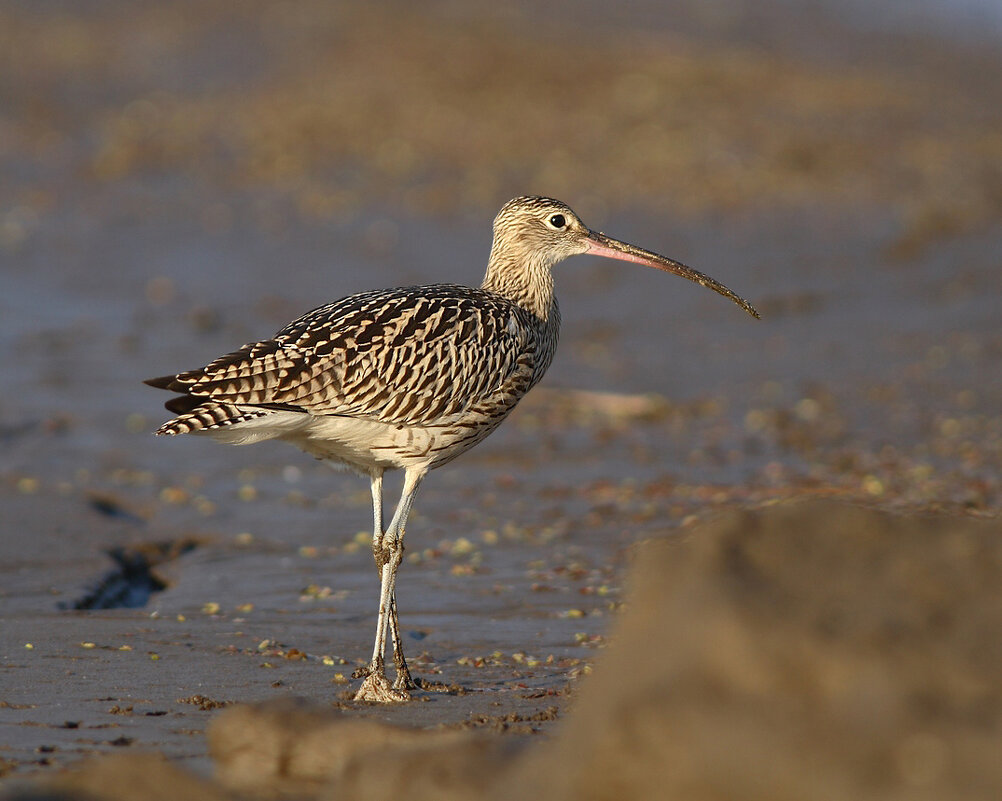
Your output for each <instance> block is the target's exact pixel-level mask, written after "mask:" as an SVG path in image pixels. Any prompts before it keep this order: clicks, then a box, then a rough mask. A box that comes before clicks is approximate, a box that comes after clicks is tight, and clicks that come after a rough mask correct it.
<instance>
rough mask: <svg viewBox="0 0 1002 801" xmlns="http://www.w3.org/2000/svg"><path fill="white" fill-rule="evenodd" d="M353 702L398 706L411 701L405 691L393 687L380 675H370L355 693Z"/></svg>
mask: <svg viewBox="0 0 1002 801" xmlns="http://www.w3.org/2000/svg"><path fill="white" fill-rule="evenodd" d="M355 700H356V701H369V702H371V703H374V704H400V703H403V702H404V701H409V700H411V696H410V693H408V692H407V691H406V690H400V689H397V688H395V687H393V686H392V685H391V684H390V680H389V679H388V678H386V676H384V675H383V674H382V673H370V674H369V675H368V676H366V677H365V681H363V682H362V686H361V687H359V688H358V692H357V693H355Z"/></svg>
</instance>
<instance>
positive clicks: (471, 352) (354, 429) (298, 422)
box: [146, 197, 759, 702]
mask: <svg viewBox="0 0 1002 801" xmlns="http://www.w3.org/2000/svg"><path fill="white" fill-rule="evenodd" d="M580 253H592V254H595V255H597V256H605V257H607V258H611V259H621V260H623V261H632V262H636V263H638V264H646V265H648V266H650V267H656V268H658V269H659V270H665V271H666V272H670V273H675V274H676V275H680V276H682V277H684V278H688V279H689V280H691V281H695V282H696V283H698V284H702V285H703V286H705V287H708V288H710V289H712V290H714V291H716V292H719V293H720V294H721V295H723V296H725V297H727V298H730V299H731V300H733V301H734V302H735V303H737V304H738V305H739V306H741V307H742V308H743V309H744V310H745V311H747V312H748V313H749V314H751V315H753V316H755V317H758V316H759V315H758V312H756V311H755V309H754V308H753V307H752V306H751V304H750V303H748V301H746V300H744V299H742V298H740V297H738V296H737V295H735V294H734V293H733V292H732V291H731V290H729V289H728V288H727V287H725V286H724V285H723V284H720V283H718V282H717V281H714V280H713V279H712V278H710V277H708V276H706V275H703V274H702V273H700V272H697V271H696V270H693V269H692V268H690V267H686V266H685V265H684V264H680V263H679V262H677V261H674V260H672V259H668V258H665V257H664V256H659V255H658V254H656V253H652V252H650V251H647V250H643V249H642V248H638V247H636V246H634V245H629V244H626V243H625V242H620V241H618V240H615V239H612V238H611V237H608V236H606V235H605V234H603V233H600V232H598V231H592V230H589V229H588V228H587V227H586V226H585V225H584V223H582V222H581V220H580V219H579V218H578V216H577V215H576V214H575V213H574V212H573V211H572V210H571V209H570V208H569V207H568V206H567V205H566V204H564V203H561V202H560V201H558V200H552V199H550V198H545V197H518V198H515V199H514V200H511V201H509V202H508V203H506V204H505V205H504V206H503V207H502V209H501V211H500V212H499V213H498V215H497V218H496V219H495V220H494V243H493V246H492V248H491V255H490V260H489V261H488V263H487V274H486V275H485V276H484V280H483V283H482V284H481V286H480V288H479V289H474V288H472V287H466V286H459V285H456V284H431V285H428V286H412V287H403V288H399V289H383V290H377V291H373V292H363V293H361V294H358V295H352V296H350V297H347V298H344V299H342V300H337V301H334V302H333V303H329V304H327V305H326V306H321V307H320V308H318V309H314V310H313V311H311V312H309V313H308V314H306V315H304V316H303V317H300V318H299V319H298V320H296V321H295V322H292V323H289V325H287V326H286V327H285V328H283V329H282V330H281V331H279V332H278V333H277V334H275V336H274V337H272V338H271V339H265V340H262V341H260V342H252V343H250V344H248V345H244V346H243V347H242V348H240V349H239V350H236V351H234V352H232V353H228V354H226V355H225V356H220V357H219V358H218V359H216V360H215V361H213V362H212V363H211V364H209V365H207V366H206V367H201V368H199V369H197V370H189V371H187V372H183V373H177V374H175V375H169V376H164V377H162V378H153V379H150V380H149V381H147V382H146V383H147V384H150V385H151V386H154V387H158V388H160V389H166V390H170V391H172V392H176V393H179V397H176V398H173V399H171V400H170V401H168V402H167V403H166V404H165V405H166V407H167V409H168V410H169V411H171V412H173V413H174V414H176V415H178V416H177V417H175V418H174V419H172V420H169V421H168V422H166V423H164V424H163V425H162V426H160V428H159V429H157V432H156V433H157V434H159V435H165V436H172V435H175V434H206V435H209V436H211V437H213V438H215V439H217V440H219V441H221V442H225V443H228V444H231V445H244V444H248V443H252V442H261V441H262V440H268V439H279V440H285V441H286V442H290V443H292V444H293V445H296V446H297V447H299V448H301V449H302V450H304V451H306V452H307V453H310V454H313V455H314V456H316V457H317V458H319V459H324V460H328V461H330V462H332V463H333V464H334V465H336V466H340V467H343V468H346V469H349V470H353V471H355V472H356V473H359V474H361V475H363V476H368V478H369V481H370V482H371V488H372V510H373V537H372V551H373V554H374V555H375V560H376V568H377V570H378V571H379V577H380V590H379V617H378V621H377V624H376V641H375V645H374V647H373V651H372V659H371V661H370V662H369V665H368V666H367V667H366V668H363V669H361V670H360V671H358V672H357V674H356V677H362V676H364V680H363V682H362V685H361V687H360V688H359V690H358V692H357V694H356V696H355V698H356V700H359V701H376V702H393V701H404V700H407V698H409V694H408V690H411V689H414V688H415V684H414V682H413V680H412V678H411V676H410V673H409V671H408V669H407V662H406V660H405V659H404V654H403V649H402V643H401V639H400V627H399V623H398V620H397V607H396V597H395V592H394V585H395V581H396V576H397V568H398V567H399V566H400V560H401V556H402V554H403V536H404V527H405V525H406V523H407V514H408V512H409V511H410V509H411V504H412V503H413V501H414V494H415V493H416V492H417V489H418V486H419V485H420V484H421V481H422V480H423V479H424V477H425V475H426V474H427V473H428V471H429V470H431V469H433V468H435V467H440V466H442V465H444V464H446V463H447V462H450V461H452V460H453V459H455V458H456V457H457V456H459V455H460V454H461V453H464V452H465V451H467V450H469V449H470V448H472V447H473V446H474V445H476V444H477V443H478V442H480V441H481V440H482V439H484V438H485V437H486V436H487V435H488V434H490V433H491V432H492V431H493V430H494V429H495V428H497V427H498V425H500V423H501V421H502V420H504V419H505V417H507V416H508V414H509V413H510V412H511V410H512V409H514V408H515V406H516V404H517V403H518V402H519V401H520V400H521V399H522V397H523V396H524V395H525V394H526V393H527V392H528V391H529V390H530V389H532V388H533V387H534V386H535V385H536V383H538V381H539V380H540V379H541V378H542V377H543V374H544V373H545V372H546V370H547V368H548V367H549V366H550V362H552V361H553V354H554V352H555V351H556V348H557V334H558V332H559V329H560V310H559V308H558V306H557V299H556V297H555V295H554V286H553V274H552V272H551V268H552V267H553V266H554V265H555V264H557V263H558V262H560V261H562V260H563V259H566V258H567V257H568V256H574V255H576V254H580ZM391 469H401V470H403V471H404V482H403V492H402V493H401V497H400V501H399V503H398V504H397V507H396V510H395V511H394V513H393V517H392V518H391V520H390V523H389V525H388V526H386V527H385V528H384V527H383V500H382V482H383V473H384V472H385V471H387V470H391ZM387 632H389V635H390V639H391V640H392V643H393V659H394V664H395V666H396V677H395V679H396V680H395V681H394V682H393V683H392V684H391V683H390V681H389V679H388V678H387V677H386V673H385V668H384V654H385V650H386V636H387Z"/></svg>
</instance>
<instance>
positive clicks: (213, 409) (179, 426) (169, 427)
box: [154, 401, 273, 437]
mask: <svg viewBox="0 0 1002 801" xmlns="http://www.w3.org/2000/svg"><path fill="white" fill-rule="evenodd" d="M270 414H273V412H272V410H270V409H256V408H248V407H246V406H244V407H240V406H235V405H234V404H232V403H217V402H215V401H206V402H204V403H202V404H200V405H198V406H195V407H194V408H193V409H192V410H191V411H190V412H188V413H187V414H182V415H180V416H179V417H175V418H174V419H173V420H168V421H167V422H166V423H164V424H163V425H162V426H160V428H158V429H157V430H156V431H155V432H154V433H155V434H156V435H157V436H158V437H173V436H175V435H177V434H196V433H199V432H201V431H204V432H206V433H211V432H213V431H217V430H218V429H221V428H226V427H227V426H232V425H235V424H237V423H246V422H247V421H248V420H254V419H256V418H258V417H265V416H266V415H270Z"/></svg>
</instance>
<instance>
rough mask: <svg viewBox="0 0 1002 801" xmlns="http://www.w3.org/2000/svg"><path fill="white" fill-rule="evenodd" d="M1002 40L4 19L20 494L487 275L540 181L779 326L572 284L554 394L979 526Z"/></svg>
mask: <svg viewBox="0 0 1002 801" xmlns="http://www.w3.org/2000/svg"><path fill="white" fill-rule="evenodd" d="M1000 35H1002V7H1000V5H999V4H998V3H996V2H992V1H991V0H955V1H954V2H949V0H928V1H927V2H922V3H913V2H892V1H890V0H885V2H881V3H852V4H849V5H845V4H836V3H826V2H822V1H821V0H816V1H815V2H810V1H808V0H801V1H800V2H794V1H793V0H789V1H788V2H786V1H784V0H777V2H771V3H764V4H763V3H742V2H728V1H727V0H715V1H714V2H710V3H705V2H700V3H695V2H693V3H678V4H671V6H670V7H666V6H665V4H662V3H657V2H641V1H639V0H638V1H637V2H630V3H623V4H617V6H616V8H615V9H613V8H612V7H611V6H609V5H608V4H605V3H580V2H560V0H555V2H552V3H547V4H546V5H545V6H544V7H541V6H539V4H535V3H528V2H524V3H519V2H516V3H506V4H500V5H499V4H492V3H469V2H463V3H459V2H446V1H440V2H432V3H428V4H423V5H422V7H421V8H420V9H415V8H413V7H412V6H411V5H410V4H407V3H393V2H389V3H375V4H373V3H350V2H341V3H328V2H309V1H308V0H307V1H306V2H288V3H282V2H261V3H257V2H246V3H243V2H242V3H233V2H222V1H221V0H220V1H218V2H216V1H210V2H197V3H194V2H192V3H188V2H166V3H163V2H158V3H120V2H114V1H113V0H99V1H96V2H90V3H87V4H76V3H64V2H55V1H53V2H47V1H46V2H9V3H5V4H4V6H3V8H2V9H0V59H2V64H0V176H2V181H0V269H2V271H3V281H4V291H3V293H2V299H0V304H2V320H0V336H2V338H3V339H2V341H3V350H2V359H3V373H4V376H5V384H6V387H7V392H6V393H5V398H4V400H3V401H2V403H0V421H2V425H3V430H4V432H5V435H4V436H5V438H6V440H7V443H8V447H7V448H6V449H5V454H4V456H3V469H4V474H5V475H6V476H7V477H8V481H13V482H14V483H15V484H16V482H17V481H18V480H19V478H20V477H22V475H21V474H22V473H25V474H31V473H32V472H38V471H39V470H40V467H39V464H38V460H39V459H48V458H49V457H48V456H47V454H50V453H51V459H52V460H55V458H56V456H57V455H58V457H59V459H58V464H56V463H49V464H46V465H45V469H44V472H45V473H46V474H47V475H49V476H51V477H52V478H58V479H60V480H63V481H69V482H71V483H74V482H77V483H79V482H78V477H77V472H78V471H79V470H80V469H81V468H86V466H87V464H89V463H92V462H93V459H94V456H95V453H97V452H100V451H101V450H102V449H107V451H108V452H109V453H110V452H114V453H115V454H116V456H114V457H109V458H110V459H112V461H114V459H120V460H121V461H122V462H123V463H125V464H127V465H132V464H133V463H137V466H140V467H142V468H144V469H145V468H148V467H149V466H150V463H149V462H148V461H147V454H156V455H155V456H151V457H150V458H152V459H153V460H154V462H155V463H156V464H162V463H163V460H165V459H168V460H169V459H172V458H173V454H179V455H180V454H181V453H182V452H181V451H179V450H175V449H173V448H171V449H165V448H164V447H163V443H154V442H153V441H152V440H149V439H147V438H146V434H147V432H148V429H149V428H150V427H151V426H152V427H155V425H156V423H157V422H158V421H159V415H158V413H157V411H156V408H157V406H158V403H159V401H160V399H159V398H158V397H157V396H156V393H152V392H150V391H149V390H147V389H146V388H144V387H142V386H141V385H140V384H139V379H141V378H144V377H146V376H147V374H156V375H159V374H161V373H165V372H169V371H173V370H175V369H180V368H186V367H191V366H194V365H198V364H202V363H204V362H205V360H206V359H209V358H211V357H213V356H214V355H216V354H217V353H219V352H223V351H226V350H230V349H232V348H233V347H235V346H237V345H239V344H242V343H243V342H244V341H248V340H251V339H257V338H262V337H264V336H267V335H269V334H270V333H272V332H273V331H274V330H276V329H277V328H278V327H279V326H281V325H282V324H283V323H284V322H286V321H287V320H289V319H292V318H293V317H295V316H298V315H299V314H301V313H303V312H305V311H306V310H308V309H310V308H312V307H314V306H317V305H320V304H321V303H323V302H326V301H328V300H330V299H333V298H337V297H340V296H342V295H345V294H348V293H351V292H354V291H358V290H362V289H368V288H374V287H381V286H393V285H404V284H412V283H429V282H434V281H459V282H464V283H476V282H478V281H479V279H480V277H481V275H482V271H483V268H484V265H485V263H486V255H487V252H488V250H489V246H490V221H491V219H492V217H493V214H494V213H495V211H496V209H497V208H499V207H500V205H501V204H502V203H503V202H504V201H505V200H507V199H508V198H509V197H511V196H514V195H516V194H526V193H538V194H547V195H551V196H554V197H559V198H561V199H563V200H566V201H567V202H568V203H570V204H571V205H572V206H573V207H574V208H575V209H576V210H577V211H578V212H579V213H580V214H581V216H582V217H583V219H584V220H585V221H586V222H587V223H588V224H589V225H591V226H592V227H596V228H599V229H602V230H606V231H607V232H609V233H611V234H613V235H615V236H618V237H620V238H624V239H627V240H630V241H634V242H636V243H638V244H641V245H643V246H646V247H648V248H651V249H654V250H658V251H661V252H664V253H666V254H667V255H670V256H672V257H675V258H678V259H681V260H683V261H686V262H688V263H690V264H692V265H693V266H695V267H697V268H698V269H701V270H703V271H705V272H707V273H709V274H710V275H713V276H714V277H716V278H718V279H719V280H721V281H723V282H725V283H727V284H728V285H729V286H731V287H732V288H734V289H735V290H736V291H737V292H738V293H739V294H742V295H744V296H746V297H748V298H750V299H751V300H752V301H753V302H754V303H756V304H757V305H758V306H759V308H760V309H761V311H762V312H763V314H764V317H765V319H764V321H763V322H762V323H760V324H755V323H753V322H752V321H751V320H749V319H746V318H745V317H744V316H743V315H741V314H740V313H739V312H738V311H737V310H736V309H735V308H732V307H729V306H728V304H727V303H726V302H724V301H722V300H721V299H720V298H719V297H714V296H712V294H711V293H707V292H705V291H703V290H701V289H699V288H698V287H695V286H694V285H693V286H690V285H683V284H682V282H679V281H673V280H666V277H665V276H660V275H654V274H648V273H649V272H650V271H644V270H639V269H632V268H630V267H626V266H624V265H619V264H615V265H613V264H604V263H600V262H597V261H592V260H588V259H584V258H582V259H575V260H573V261H572V262H570V263H568V264H566V265H563V266H561V267H560V268H559V271H558V289H559V292H560V295H561V297H562V298H563V306H564V312H565V313H564V317H565V320H566V323H565V330H564V341H563V345H562V353H561V354H560V357H559V358H558V359H557V363H556V364H555V365H554V367H553V370H552V372H551V376H550V377H549V378H548V381H547V383H546V385H545V386H546V387H549V388H551V389H559V388H563V389H570V390H590V391H599V392H611V393H622V394H626V395H636V394H648V393H651V394H653V395H655V396H656V397H655V398H654V399H653V400H651V402H650V403H648V404H647V406H645V405H644V403H640V404H639V406H637V404H636V403H634V407H630V408H632V411H630V409H628V408H626V407H623V409H620V410H619V412H618V413H622V414H626V415H627V416H631V415H633V416H640V417H642V418H643V417H655V418H658V419H659V421H660V423H661V425H659V426H656V427H655V431H654V432H653V434H652V432H649V431H648V432H645V433H644V434H643V436H641V437H640V439H639V441H638V442H636V443H633V450H638V449H639V450H641V451H647V454H646V455H647V457H648V459H649V460H654V461H656V462H657V469H656V470H655V472H656V473H658V474H661V473H664V474H665V475H669V476H671V477H673V478H674V477H681V476H683V475H690V476H691V475H694V473H693V470H695V471H696V472H695V475H697V476H699V477H700V478H705V479H706V480H721V479H723V480H730V479H736V478H741V479H743V480H746V481H747V480H748V479H749V478H750V477H755V479H756V480H760V481H762V482H763V483H769V484H773V485H775V484H777V483H784V482H789V481H790V480H795V479H800V478H803V477H804V476H806V475H813V480H820V481H822V482H824V483H827V484H830V483H833V482H834V483H837V484H838V485H839V486H840V487H841V488H843V489H859V488H863V489H864V492H865V491H866V489H865V488H866V487H867V486H868V487H869V490H870V491H871V492H870V494H873V492H875V493H876V496H878V497H879V496H882V495H883V491H882V489H888V490H890V489H891V485H894V484H896V483H901V486H899V487H896V491H895V492H894V493H893V497H894V498H896V499H900V498H902V497H905V498H906V499H907V500H908V501H909V502H927V501H929V502H936V503H939V502H946V501H949V502H953V503H959V504H961V505H966V506H968V507H973V508H986V507H987V506H990V505H992V504H993V503H995V502H996V501H997V497H998V496H997V492H998V483H997V472H996V468H997V467H998V457H999V439H1000V436H1002V433H1000V425H1002V423H1000V419H999V417H998V409H999V406H998V400H999V391H1000V379H999V374H998V360H999V354H1000V350H1002V340H1000V331H999V326H998V313H997V312H998V308H999V305H1000V292H1002V289H1000V281H999V267H1000V258H1002V256H1000V254H1002V251H1000V248H999V242H1000V240H999V234H1000V231H999V227H998V221H999V217H1000V210H1002V102H1000V100H1002V97H1000V95H1002V87H1000V83H1002V82H1000V81H999V80H998V77H999V74H1000V73H999V69H1000V66H1002V65H1000V55H999V54H1000V49H999V48H1000ZM540 396H541V399H545V398H546V395H545V393H540ZM550 400H552V397H551V398H550ZM572 405H574V406H575V408H578V411H579V412H581V413H589V414H595V413H599V414H601V413H603V412H602V410H601V409H598V410H596V408H595V407H594V404H593V403H592V404H591V405H589V403H588V402H587V401H585V402H584V403H578V402H573V401H572ZM613 405H615V404H613ZM551 406H552V404H551ZM648 406H649V407H650V408H647V407H648ZM537 410H538V409H537ZM645 410H646V411H645ZM608 411H609V410H608V409H607V410H606V412H608ZM568 414H570V412H569V411H568V409H566V408H565V409H562V410H561V414H560V415H558V418H560V419H556V420H554V419H550V418H548V419H547V420H546V421H545V422H546V430H547V431H548V432H549V433H550V434H552V435H553V437H557V438H558V439H560V442H558V443H551V445H553V446H554V447H566V448H573V439H574V434H573V432H571V433H570V434H568V437H569V438H562V437H561V436H560V435H559V431H560V429H561V425H562V423H565V422H571V421H568V420H566V419H565V418H566V417H567V415H568ZM606 416H607V417H608V415H606ZM667 418H671V420H667ZM516 419H518V418H516ZM666 420H667V422H669V423H671V425H666ZM606 422H608V420H607V421H606ZM522 424H523V428H531V427H532V426H533V425H534V423H533V420H532V419H530V416H526V417H525V418H523V419H522ZM621 428H622V426H621ZM626 428H629V426H626ZM42 432H44V435H43V433H42ZM512 434H513V435H514V432H512ZM625 436H627V437H629V436H630V434H629V432H627V433H626V434H625ZM652 436H653V437H654V441H652V439H651V437H652ZM39 437H41V441H39ZM53 437H55V438H57V439H56V440H55V441H56V442H58V445H56V446H55V447H54V448H53V449H52V450H51V451H50V450H49V448H48V444H49V443H51V442H52V441H53V440H52V438H53ZM544 439H545V438H544ZM617 442H620V443H621V440H619V439H617ZM187 446H188V448H189V450H187V451H184V453H185V454H186V455H181V456H180V458H181V459H185V458H190V453H191V451H190V448H192V447H194V448H200V447H202V446H201V445H193V444H192V443H187ZM537 446H539V443H538V442H537V441H536V439H532V440H531V442H527V443H526V445H525V447H526V448H531V447H537ZM488 447H490V446H488ZM212 452H214V451H213V450H212V449H211V448H208V449H206V450H205V453H212ZM167 454H172V455H171V456H167ZM662 455H664V456H665V458H664V459H662V458H661V456H662ZM208 458H211V459H215V458H217V457H216V456H213V457H208ZM218 458H220V459H222V460H223V463H224V464H225V463H226V460H228V459H231V458H233V457H230V456H228V455H227V456H220V457H218ZM249 458H251V459H256V458H257V457H256V456H254V457H249ZM471 458H475V457H471ZM885 463H888V464H889V465H890V468H891V469H890V471H889V472H888V474H887V475H886V476H884V475H878V473H880V471H881V470H882V469H883V468H882V465H884V464H885ZM707 466H708V467H709V469H708V471H707V472H705V473H700V472H699V471H700V470H702V468H703V467H707ZM961 470H963V471H966V472H964V473H963V475H961V474H959V473H958V472H957V471H961ZM908 471H911V472H910V473H908ZM647 472H648V475H649V474H650V472H649V471H647ZM905 473H908V477H907V478H906V477H905ZM780 474H782V475H780ZM947 475H952V476H953V479H955V481H954V483H953V484H951V486H950V488H949V489H948V488H946V487H945V486H944V485H942V483H941V482H940V479H943V480H945V477H946V476H947ZM784 476H785V477H784ZM29 477H30V476H29ZM868 478H869V479H870V480H869V483H868V484H867V480H868ZM91 479H94V480H98V479H97V478H96V477H93V476H92V477H91V478H89V479H88V480H91ZM929 482H932V483H931V484H930V483H929ZM938 482H940V483H938ZM29 485H30V482H29ZM923 487H924V488H925V489H923Z"/></svg>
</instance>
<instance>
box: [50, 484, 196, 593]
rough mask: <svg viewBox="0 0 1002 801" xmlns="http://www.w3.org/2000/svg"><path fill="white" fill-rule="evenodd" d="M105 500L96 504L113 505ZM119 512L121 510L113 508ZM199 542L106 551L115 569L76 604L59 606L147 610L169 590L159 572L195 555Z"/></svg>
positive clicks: (151, 544)
mask: <svg viewBox="0 0 1002 801" xmlns="http://www.w3.org/2000/svg"><path fill="white" fill-rule="evenodd" d="M109 503H110V502H108V501H106V500H105V499H96V500H94V501H92V505H95V504H109ZM109 508H112V509H114V510H115V512H114V514H116V515H117V514H119V512H118V511H117V510H118V509H119V508H120V507H117V506H113V507H111V506H110V507H109ZM196 547H198V542H197V541H196V540H194V539H191V538H182V539H177V540H166V541H163V542H147V543H140V544H138V545H125V546H116V547H114V548H109V549H108V550H106V551H105V553H107V554H108V556H110V557H111V559H112V561H113V562H114V563H115V567H113V568H112V569H111V570H109V571H108V572H107V573H105V574H104V575H103V576H102V577H101V578H100V579H98V581H97V582H96V583H95V584H94V585H93V587H92V588H91V589H89V590H88V591H87V592H86V593H84V595H82V596H81V597H79V598H77V599H76V600H75V601H64V602H61V603H59V605H58V606H59V608H60V609H137V608H141V607H144V606H146V604H147V603H148V602H149V600H150V596H151V595H153V593H156V592H161V591H163V590H165V589H167V586H168V583H167V581H166V580H164V579H163V578H161V577H160V576H158V575H157V572H156V568H157V566H159V565H162V564H163V563H165V562H169V561H171V560H173V559H177V558H178V557H179V556H182V555H183V554H186V553H188V552H189V551H193V550H194V549H195V548H196Z"/></svg>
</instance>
